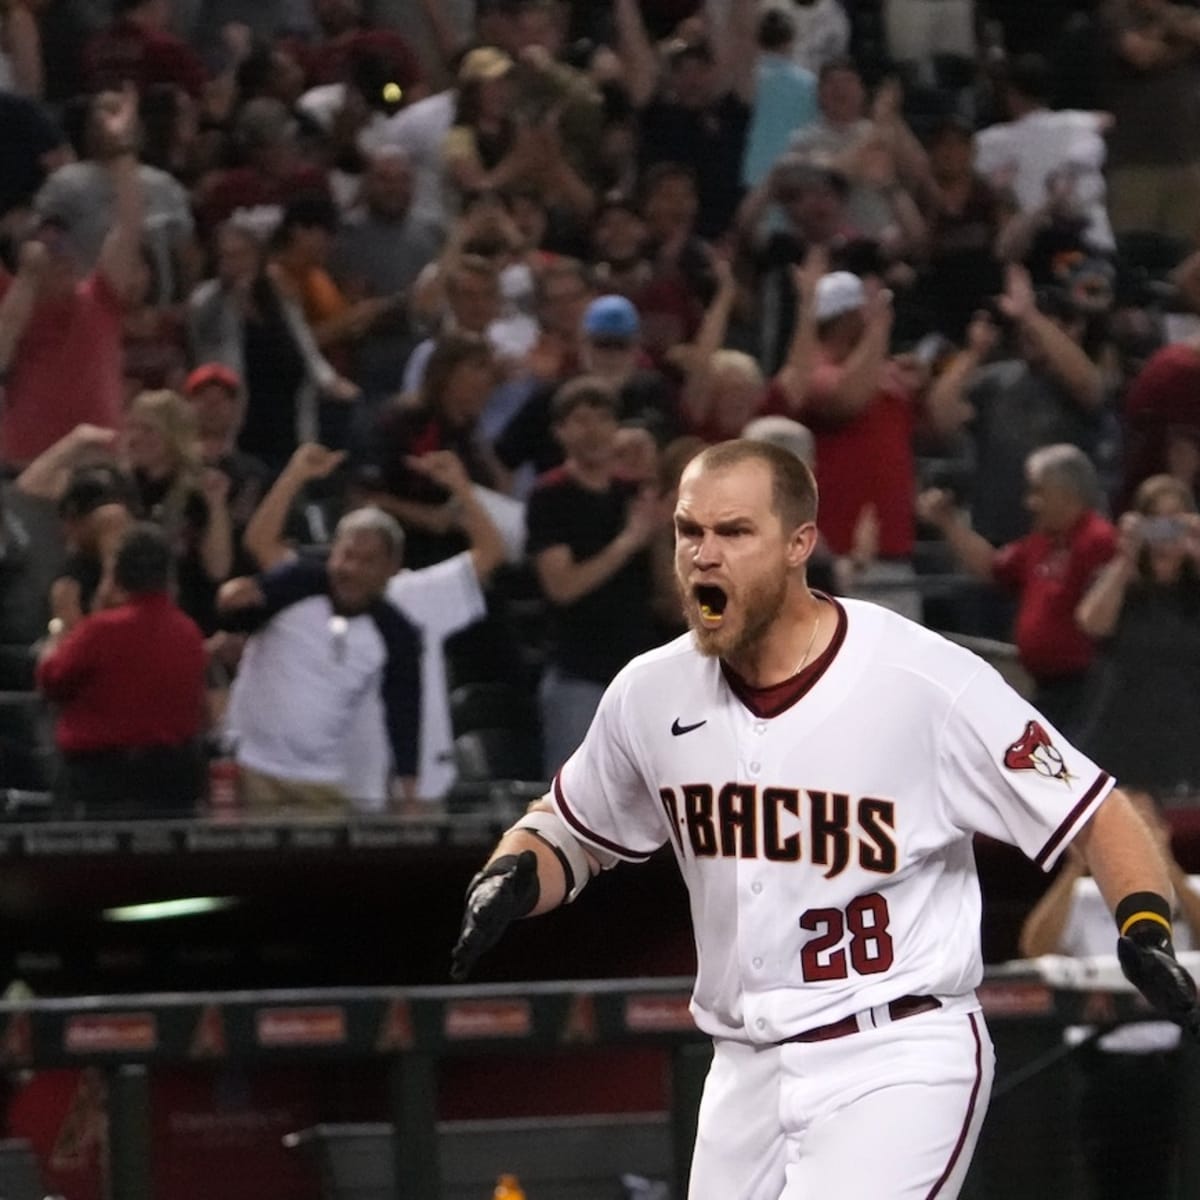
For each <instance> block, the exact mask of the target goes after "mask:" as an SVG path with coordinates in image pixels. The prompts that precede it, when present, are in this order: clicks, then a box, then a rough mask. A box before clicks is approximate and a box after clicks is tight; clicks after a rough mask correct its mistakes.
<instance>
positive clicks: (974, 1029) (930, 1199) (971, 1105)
mask: <svg viewBox="0 0 1200 1200" xmlns="http://www.w3.org/2000/svg"><path fill="white" fill-rule="evenodd" d="M970 1021H971V1036H972V1037H973V1038H974V1039H975V1083H974V1085H973V1086H972V1087H971V1099H970V1100H969V1101H968V1102H967V1115H966V1116H965V1117H964V1118H963V1123H962V1128H961V1129H960V1130H959V1131H958V1141H957V1142H955V1143H954V1149H953V1150H952V1151H951V1152H950V1161H949V1162H948V1163H947V1164H946V1169H945V1170H944V1171H943V1172H942V1173H941V1175H940V1176H938V1181H937V1183H935V1184H934V1185H933V1190H932V1191H931V1192H930V1193H929V1195H928V1196H926V1197H925V1200H935V1197H936V1196H937V1194H938V1193H939V1192H940V1191H941V1190H942V1188H943V1187H945V1185H946V1180H947V1179H949V1178H950V1174H951V1172H952V1171H953V1170H954V1166H955V1164H956V1163H957V1162H958V1156H959V1155H960V1154H962V1152H963V1147H964V1146H965V1145H966V1144H967V1134H968V1133H970V1132H971V1122H972V1121H973V1120H974V1119H975V1104H976V1101H978V1099H979V1089H980V1087H981V1086H982V1084H983V1043H982V1042H981V1041H980V1039H979V1022H978V1021H977V1020H976V1018H975V1014H974V1013H971V1014H970Z"/></svg>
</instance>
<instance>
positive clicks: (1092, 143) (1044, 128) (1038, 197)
mask: <svg viewBox="0 0 1200 1200" xmlns="http://www.w3.org/2000/svg"><path fill="white" fill-rule="evenodd" d="M1050 94H1051V77H1050V66H1049V64H1048V63H1047V62H1046V60H1045V59H1044V58H1042V57H1041V55H1039V54H1022V55H1021V56H1020V57H1018V58H1017V59H1016V60H1015V61H1014V62H1013V63H1012V65H1011V66H1010V67H1009V69H1008V74H1007V78H1006V85H1005V92H1004V99H1005V105H1006V107H1007V109H1008V112H1009V115H1010V116H1011V118H1012V119H1011V120H1010V121H1007V122H1005V123H1003V124H1000V125H992V126H991V127H990V128H988V129H983V130H980V132H979V133H977V134H976V135H975V168H976V170H977V171H978V172H979V173H980V174H981V175H983V176H985V177H986V178H988V179H991V180H993V181H995V182H997V183H1003V184H1004V185H1005V186H1007V187H1009V188H1011V189H1012V191H1013V193H1014V195H1015V197H1016V201H1017V205H1018V207H1019V208H1020V209H1021V211H1022V212H1025V213H1032V212H1036V211H1038V210H1042V209H1045V208H1046V206H1047V204H1049V202H1050V201H1051V199H1052V196H1053V194H1054V193H1055V192H1057V191H1065V192H1066V193H1067V195H1068V197H1069V199H1070V201H1071V202H1072V204H1073V206H1074V207H1075V209H1076V210H1077V211H1078V213H1079V215H1080V216H1081V217H1083V218H1085V219H1086V228H1085V236H1086V237H1087V239H1088V241H1090V242H1091V243H1092V244H1093V245H1094V246H1095V247H1096V248H1097V249H1101V250H1108V249H1111V248H1112V246H1113V235H1112V227H1111V226H1110V225H1109V221H1108V212H1107V209H1106V208H1105V184H1104V163H1105V159H1106V158H1107V154H1108V151H1107V148H1106V146H1105V144H1104V133H1105V131H1106V130H1107V129H1109V128H1110V127H1111V125H1112V118H1111V117H1110V116H1109V115H1108V114H1107V113H1094V112H1079V111H1077V110H1074V109H1063V110H1062V111H1059V112H1055V111H1054V110H1052V109H1051V108H1050V107H1049V98H1050Z"/></svg>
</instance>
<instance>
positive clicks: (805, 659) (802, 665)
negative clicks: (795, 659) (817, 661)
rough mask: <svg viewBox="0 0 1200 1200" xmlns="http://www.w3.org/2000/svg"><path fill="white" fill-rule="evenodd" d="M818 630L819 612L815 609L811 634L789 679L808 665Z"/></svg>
mask: <svg viewBox="0 0 1200 1200" xmlns="http://www.w3.org/2000/svg"><path fill="white" fill-rule="evenodd" d="M820 628H821V610H820V609H817V615H816V617H814V618H813V629H812V634H811V635H810V636H809V639H808V646H807V647H806V648H805V650H804V657H803V658H802V659H801V660H800V665H799V666H798V667H797V668H796V669H795V670H794V671H793V672H792V675H791V677H792V678H793V679H795V678H796V676H797V675H799V674H800V672H801V671H803V670H804V668H805V667H806V666H807V665H808V656H809V655H810V654H811V653H812V648H813V646H815V645H816V642H817V630H818V629H820Z"/></svg>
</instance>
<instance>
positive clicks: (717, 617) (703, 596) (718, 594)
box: [692, 583, 728, 629]
mask: <svg viewBox="0 0 1200 1200" xmlns="http://www.w3.org/2000/svg"><path fill="white" fill-rule="evenodd" d="M692 591H693V594H694V595H695V597H696V603H697V604H698V605H699V606H700V620H701V621H703V622H704V624H705V626H706V627H708V628H709V629H716V628H717V626H718V625H720V624H721V622H722V621H723V620H724V619H725V605H726V604H727V603H728V597H727V596H726V595H725V593H724V591H722V589H721V588H719V587H717V586H716V585H715V584H712V583H701V584H697V585H696V587H695V588H693V589H692Z"/></svg>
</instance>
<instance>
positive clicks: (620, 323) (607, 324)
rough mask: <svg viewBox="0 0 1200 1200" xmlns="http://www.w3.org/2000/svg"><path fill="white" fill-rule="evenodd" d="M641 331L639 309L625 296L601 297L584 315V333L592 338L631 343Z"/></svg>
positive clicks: (592, 303) (588, 307)
mask: <svg viewBox="0 0 1200 1200" xmlns="http://www.w3.org/2000/svg"><path fill="white" fill-rule="evenodd" d="M641 331H642V322H641V319H640V318H639V317H638V312H637V309H636V308H634V307H633V305H632V304H631V303H630V302H629V301H628V300H626V299H625V297H624V296H600V297H599V298H598V299H596V300H593V301H592V302H591V304H589V305H588V306H587V311H586V312H585V313H584V314H583V332H584V333H585V334H586V335H587V336H588V337H590V338H613V339H620V340H621V341H627V342H631V341H633V339H634V338H636V337H637V336H638V334H639V333H641Z"/></svg>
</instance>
